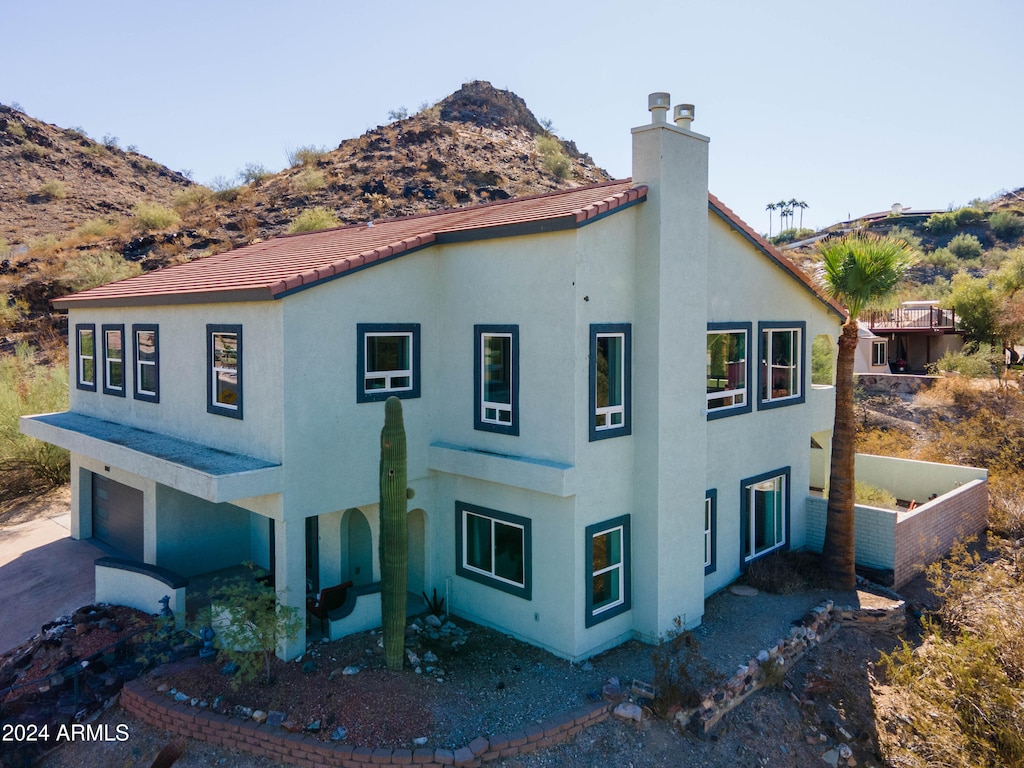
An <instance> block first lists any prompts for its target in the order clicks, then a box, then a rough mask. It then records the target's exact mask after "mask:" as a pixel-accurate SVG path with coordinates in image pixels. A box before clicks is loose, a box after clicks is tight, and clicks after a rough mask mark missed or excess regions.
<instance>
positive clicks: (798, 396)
mask: <svg viewBox="0 0 1024 768" xmlns="http://www.w3.org/2000/svg"><path fill="white" fill-rule="evenodd" d="M759 331H760V336H761V340H760V349H759V352H760V358H761V381H760V384H761V401H760V406H759V407H760V408H774V407H778V406H781V405H793V404H795V403H802V402H803V401H804V390H803V368H804V347H803V341H804V324H803V323H793V324H787V323H761V324H760V325H759Z"/></svg>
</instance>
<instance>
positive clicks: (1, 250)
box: [0, 237, 11, 259]
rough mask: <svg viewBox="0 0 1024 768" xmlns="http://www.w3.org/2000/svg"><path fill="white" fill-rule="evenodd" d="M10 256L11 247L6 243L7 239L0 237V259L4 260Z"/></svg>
mask: <svg viewBox="0 0 1024 768" xmlns="http://www.w3.org/2000/svg"><path fill="white" fill-rule="evenodd" d="M10 255H11V246H10V245H8V243H7V238H4V237H0V259H6V258H7V257H8V256H10Z"/></svg>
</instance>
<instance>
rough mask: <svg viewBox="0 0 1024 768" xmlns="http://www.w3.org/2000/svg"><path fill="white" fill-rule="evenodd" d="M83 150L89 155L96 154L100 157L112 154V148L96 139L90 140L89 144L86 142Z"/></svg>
mask: <svg viewBox="0 0 1024 768" xmlns="http://www.w3.org/2000/svg"><path fill="white" fill-rule="evenodd" d="M82 151H83V152H85V154H87V155H96V156H97V157H99V156H101V155H109V154H110V150H109V149H107V148H106V147H105V146H103V145H102V144H99V143H97V142H94V141H90V142H89V143H88V144H86V145H85V146H84V147H82Z"/></svg>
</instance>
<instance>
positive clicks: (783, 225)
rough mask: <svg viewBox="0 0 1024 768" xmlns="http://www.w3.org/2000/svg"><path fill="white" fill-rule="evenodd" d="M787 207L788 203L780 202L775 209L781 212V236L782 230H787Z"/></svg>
mask: <svg viewBox="0 0 1024 768" xmlns="http://www.w3.org/2000/svg"><path fill="white" fill-rule="evenodd" d="M786 205H787V203H786V201H785V200H779V202H777V203H776V204H775V207H776V208H777V209H778V211H779V234H782V230H784V229H785V228H786Z"/></svg>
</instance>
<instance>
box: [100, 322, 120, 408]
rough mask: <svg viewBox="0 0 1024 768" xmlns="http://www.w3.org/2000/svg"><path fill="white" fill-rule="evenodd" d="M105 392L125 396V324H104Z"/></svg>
mask: <svg viewBox="0 0 1024 768" xmlns="http://www.w3.org/2000/svg"><path fill="white" fill-rule="evenodd" d="M101 330H102V332H103V394H105V395H117V396H118V397H124V326H123V325H104V326H103V327H102V329H101Z"/></svg>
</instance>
